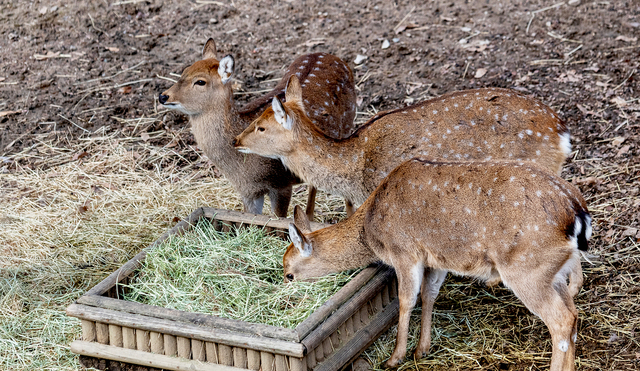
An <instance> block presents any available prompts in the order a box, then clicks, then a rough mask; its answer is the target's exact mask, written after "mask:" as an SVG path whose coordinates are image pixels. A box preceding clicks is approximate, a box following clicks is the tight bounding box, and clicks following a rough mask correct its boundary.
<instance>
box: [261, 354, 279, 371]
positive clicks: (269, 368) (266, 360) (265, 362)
mask: <svg viewBox="0 0 640 371" xmlns="http://www.w3.org/2000/svg"><path fill="white" fill-rule="evenodd" d="M260 364H261V365H262V371H274V370H275V368H276V365H275V356H274V355H273V353H269V352H260Z"/></svg>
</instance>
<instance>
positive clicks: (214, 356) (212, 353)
mask: <svg viewBox="0 0 640 371" xmlns="http://www.w3.org/2000/svg"><path fill="white" fill-rule="evenodd" d="M204 349H205V352H206V353H207V362H210V363H220V359H219V358H218V345H217V344H216V343H212V342H210V341H205V342H204Z"/></svg>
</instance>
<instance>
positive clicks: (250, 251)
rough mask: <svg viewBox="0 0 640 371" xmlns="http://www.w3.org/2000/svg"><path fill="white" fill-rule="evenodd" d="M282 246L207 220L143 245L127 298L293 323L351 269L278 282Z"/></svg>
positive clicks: (322, 299) (274, 240)
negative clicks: (150, 245) (153, 244)
mask: <svg viewBox="0 0 640 371" xmlns="http://www.w3.org/2000/svg"><path fill="white" fill-rule="evenodd" d="M287 245H288V242H286V241H283V240H282V239H280V238H278V237H276V236H273V235H268V234H266V233H265V232H264V231H263V230H262V229H259V228H255V227H251V228H245V229H240V230H234V231H232V232H231V233H224V232H219V231H216V230H215V229H214V228H212V227H211V225H210V223H209V222H208V221H206V220H205V221H202V222H200V223H198V224H197V225H196V226H195V227H194V228H193V229H192V230H191V231H189V232H188V233H186V234H185V235H183V236H178V237H173V238H170V239H169V240H167V241H166V242H165V243H163V244H161V245H160V246H158V247H156V248H155V249H153V250H152V251H149V253H148V254H147V256H146V258H145V260H144V262H143V266H142V267H141V268H140V269H139V270H138V272H137V276H138V278H137V279H136V280H135V281H134V283H132V284H130V285H129V286H128V289H129V291H128V292H127V294H126V296H125V299H126V300H130V301H136V302H140V303H144V304H149V305H156V306H160V307H165V308H171V309H178V310H182V311H186V312H198V313H206V314H213V315H216V316H221V317H226V318H231V319H237V320H242V321H247V322H253V323H264V324H268V325H273V326H280V327H287V328H295V327H296V326H297V325H298V324H299V323H300V322H302V321H304V320H305V319H306V318H307V317H309V315H310V314H311V313H313V312H314V311H315V310H316V309H317V308H318V307H319V306H320V305H322V303H324V302H325V301H326V300H328V299H329V298H330V297H331V296H332V295H333V294H335V293H336V292H337V291H338V290H339V289H340V288H341V287H342V286H344V285H345V284H346V283H347V282H348V281H349V280H350V279H351V278H352V277H353V276H354V275H355V274H356V272H354V271H350V272H344V273H339V274H333V275H329V276H326V277H323V278H321V279H319V280H317V281H314V282H294V283H284V278H283V267H282V256H283V254H284V252H285V251H286V248H287Z"/></svg>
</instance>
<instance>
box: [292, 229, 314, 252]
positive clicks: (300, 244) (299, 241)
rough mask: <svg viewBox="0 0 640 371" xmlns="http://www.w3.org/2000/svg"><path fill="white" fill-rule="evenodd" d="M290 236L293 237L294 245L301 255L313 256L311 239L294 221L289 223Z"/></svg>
mask: <svg viewBox="0 0 640 371" xmlns="http://www.w3.org/2000/svg"><path fill="white" fill-rule="evenodd" d="M289 238H290V239H291V243H293V246H295V248H296V249H298V252H300V256H302V257H303V258H307V257H309V256H311V253H312V252H313V248H312V247H311V244H310V243H309V240H307V238H306V237H305V236H304V235H303V234H302V232H301V231H300V230H299V229H298V227H296V225H295V224H293V223H290V224H289Z"/></svg>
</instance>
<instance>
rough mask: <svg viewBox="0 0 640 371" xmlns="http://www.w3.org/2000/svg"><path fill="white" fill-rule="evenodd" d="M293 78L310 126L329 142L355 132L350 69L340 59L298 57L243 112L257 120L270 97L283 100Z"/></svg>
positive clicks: (327, 55) (354, 102) (352, 84)
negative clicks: (268, 90)
mask: <svg viewBox="0 0 640 371" xmlns="http://www.w3.org/2000/svg"><path fill="white" fill-rule="evenodd" d="M292 75H296V76H297V77H298V80H299V81H300V84H301V87H302V99H303V103H304V106H305V112H306V113H307V115H308V116H309V118H310V119H311V121H312V122H313V124H314V125H315V126H316V127H317V128H318V129H319V130H320V131H321V132H322V133H323V134H325V135H327V136H329V137H331V138H337V139H340V138H345V137H347V136H349V135H351V134H352V133H353V131H354V130H355V124H354V118H355V115H356V91H355V83H354V81H353V74H352V73H351V69H349V67H348V66H347V65H346V63H344V62H343V61H342V60H341V59H340V58H338V57H336V56H334V55H331V54H327V53H313V54H306V55H303V56H301V57H298V58H297V59H296V60H295V61H294V62H293V63H292V64H291V65H290V66H289V67H288V68H287V71H286V72H285V74H284V76H283V77H282V79H281V80H280V82H279V83H278V85H276V87H275V88H274V89H273V90H272V91H271V92H269V93H268V94H266V95H264V96H262V97H260V98H258V99H256V100H254V101H252V102H250V103H248V104H247V105H246V106H245V107H243V109H242V111H243V112H244V113H245V114H246V113H248V112H255V113H256V115H255V117H256V118H257V117H258V116H259V115H260V114H261V113H262V112H263V111H264V108H265V107H266V106H267V105H269V104H271V100H272V99H273V97H275V96H278V98H280V99H281V100H283V101H284V99H285V88H286V85H287V82H288V81H289V77H291V76H292Z"/></svg>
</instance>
